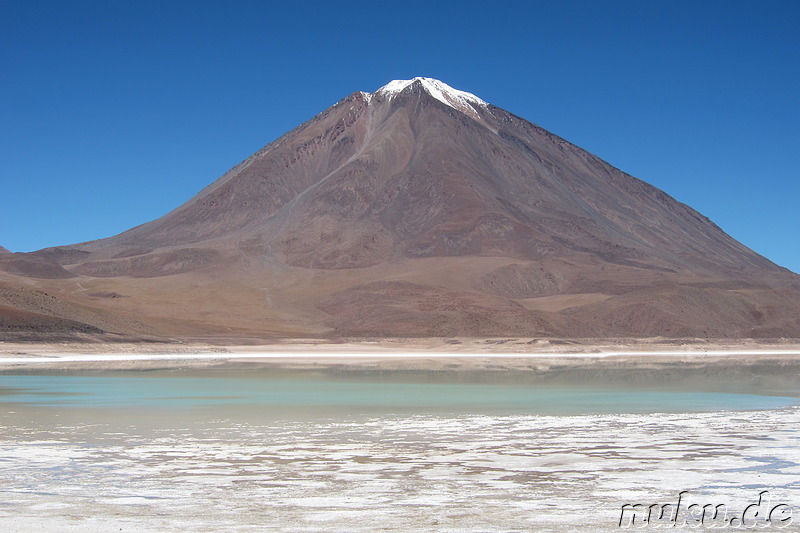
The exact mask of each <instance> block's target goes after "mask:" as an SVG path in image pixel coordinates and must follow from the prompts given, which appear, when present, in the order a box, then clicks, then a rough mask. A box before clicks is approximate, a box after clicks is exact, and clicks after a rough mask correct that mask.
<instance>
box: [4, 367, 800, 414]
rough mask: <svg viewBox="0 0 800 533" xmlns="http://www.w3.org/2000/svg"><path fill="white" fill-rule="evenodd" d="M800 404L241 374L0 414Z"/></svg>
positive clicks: (72, 396)
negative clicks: (33, 411)
mask: <svg viewBox="0 0 800 533" xmlns="http://www.w3.org/2000/svg"><path fill="white" fill-rule="evenodd" d="M799 401H800V400H799V399H798V398H794V397H786V396H774V395H763V394H741V393H731V392H704V391H686V390H683V391H680V390H641V389H638V390H637V389H624V390H622V389H619V388H611V387H608V388H586V387H554V386H546V387H545V386H541V385H534V384H520V383H458V382H441V381H439V382H430V381H427V382H424V381H419V382H414V381H409V380H405V381H396V380H389V379H381V378H369V379H365V378H359V379H353V378H350V377H347V376H338V377H337V376H330V375H313V374H297V375H291V374H289V375H271V374H269V373H265V374H263V375H253V374H252V373H248V372H244V371H243V372H241V373H239V374H237V373H230V372H227V373H226V374H224V375H214V374H213V372H211V373H208V374H204V375H198V374H196V373H194V374H181V373H175V372H170V371H154V372H138V373H135V372H118V373H106V374H102V375H100V374H95V375H91V374H89V375H80V374H59V375H11V374H4V375H0V404H2V403H5V404H6V405H8V404H15V405H20V404H23V405H28V406H38V407H50V408H70V409H75V408H78V409H80V408H112V409H118V408H147V409H154V410H167V411H168V410H208V409H223V410H226V411H227V410H233V411H235V409H231V408H242V409H244V408H258V409H259V410H261V411H262V412H264V413H269V412H274V413H281V412H287V410H299V411H305V412H308V413H323V414H324V413H339V412H347V413H366V414H372V413H392V412H397V413H408V412H423V413H459V414H481V413H487V414H542V415H573V414H574V415H579V414H613V413H660V412H668V413H680V412H687V413H692V412H713V411H725V410H733V411H745V410H760V409H780V408H784V407H789V406H792V405H796V404H798V402H799Z"/></svg>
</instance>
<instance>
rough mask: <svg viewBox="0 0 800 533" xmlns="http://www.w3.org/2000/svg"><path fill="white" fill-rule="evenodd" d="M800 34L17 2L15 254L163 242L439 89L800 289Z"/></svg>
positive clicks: (648, 5)
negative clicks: (352, 105)
mask: <svg viewBox="0 0 800 533" xmlns="http://www.w3.org/2000/svg"><path fill="white" fill-rule="evenodd" d="M280 4H286V3H280ZM799 26H800V2H797V1H794V0H792V1H770V2H755V1H753V2H736V1H703V2H696V1H691V2H684V1H674V0H671V1H669V2H666V1H665V2H655V1H653V2H650V1H596V2H574V1H561V2H550V1H546V2H545V1H542V2H533V1H530V2H502V1H497V2H436V3H431V4H428V3H424V2H413V1H409V2H391V3H389V2H386V3H384V2H366V3H339V2H304V3H302V5H297V6H288V5H278V6H275V5H272V3H270V2H264V1H258V2H250V1H232V2H218V1H217V2H212V1H202V0H198V1H195V2H165V3H164V4H163V5H162V3H161V2H149V1H137V2H128V1H124V2H121V1H113V0H112V1H102V2H101V1H97V2H81V1H72V2H60V1H59V2H44V1H35V0H4V1H3V2H1V3H0V72H2V75H1V76H0V124H1V125H0V184H1V185H2V187H0V245H2V246H5V247H6V248H9V249H10V250H12V251H30V250H35V249H39V248H43V247H47V246H55V245H60V244H71V243H76V242H80V241H85V240H90V239H96V238H100V237H105V236H109V235H112V234H116V233H119V232H121V231H124V230H125V229H128V228H130V227H132V226H135V225H138V224H141V223H143V222H147V221H148V220H152V219H154V218H157V217H159V216H161V215H163V214H165V213H166V212H168V211H170V210H171V209H173V208H175V207H177V206H178V205H179V204H181V203H182V202H184V201H186V200H188V199H189V198H190V197H192V196H193V195H194V194H195V193H197V192H198V191H199V190H200V189H202V188H203V187H205V186H206V185H208V184H209V183H211V182H212V181H214V180H215V179H216V178H217V177H219V176H220V175H221V174H223V173H224V172H225V171H226V170H228V169H229V168H230V167H232V166H234V165H235V164H237V163H238V162H239V161H241V160H243V159H245V158H246V157H248V156H249V155H250V154H252V153H253V152H255V151H256V150H258V149H259V148H261V147H262V146H263V145H265V144H267V143H269V142H271V141H272V140H274V139H275V138H277V137H278V136H280V135H281V134H283V133H284V132H286V131H288V130H289V129H291V128H293V127H295V126H297V125H299V124H300V123H301V122H303V121H305V120H307V119H309V118H311V117H312V116H313V115H315V114H316V113H318V112H320V111H322V110H323V109H325V108H326V107H328V106H330V105H331V104H333V103H335V102H336V101H337V100H339V99H340V98H343V97H345V96H347V95H348V94H350V93H352V92H353V91H357V90H365V91H374V90H375V89H377V88H378V87H380V86H381V85H383V84H385V83H387V82H388V81H390V80H392V79H408V78H412V77H414V76H428V77H434V78H438V79H440V80H442V81H444V82H445V83H448V84H450V85H452V86H453V87H455V88H457V89H462V90H465V91H469V92H472V93H475V94H477V95H478V96H480V97H481V98H483V99H484V100H487V101H489V102H491V103H493V104H495V105H498V106H500V107H503V108H505V109H507V110H509V111H511V112H513V113H515V114H517V115H519V116H522V117H524V118H526V119H528V120H530V121H532V122H535V123H537V124H539V125H540V126H543V127H545V128H547V129H549V130H551V131H553V132H554V133H556V134H558V135H561V136H562V137H565V138H566V139H568V140H570V141H572V142H574V143H575V144H577V145H579V146H581V147H583V148H585V149H587V150H589V151H590V152H592V153H595V154H597V155H599V156H600V157H602V158H603V159H605V160H607V161H609V162H610V163H611V164H613V165H614V166H616V167H618V168H620V169H622V170H624V171H626V172H628V173H630V174H632V175H634V176H636V177H638V178H641V179H643V180H645V181H647V182H649V183H652V184H653V185H655V186H657V187H659V188H661V189H663V190H664V191H666V192H667V193H669V194H670V195H672V196H673V197H675V198H677V199H678V200H680V201H682V202H684V203H687V204H689V205H691V206H692V207H694V208H695V209H697V210H699V211H700V212H701V213H703V214H704V215H706V216H708V217H709V218H711V219H712V220H713V221H714V222H716V223H717V224H718V225H720V226H721V227H722V228H723V229H724V230H725V231H727V232H728V233H729V234H731V235H732V236H733V237H735V238H736V239H738V240H740V241H742V242H743V243H745V244H746V245H747V246H749V247H751V248H752V249H754V250H755V251H757V252H759V253H761V254H763V255H765V256H767V257H768V258H770V259H772V260H773V261H775V262H777V263H778V264H780V265H782V266H785V267H787V268H790V269H792V270H794V271H795V272H798V271H800V246H799V245H798V244H799V243H800V238H798V235H797V233H798V229H800V209H798V208H797V207H798V206H797V204H798V201H800V179H798V178H799V177H800V176H799V174H800V171H799V170H798V168H800V165H799V164H798V156H799V155H800V32H798V31H797V28H798V27H799Z"/></svg>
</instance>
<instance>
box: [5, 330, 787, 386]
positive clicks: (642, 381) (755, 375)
mask: <svg viewBox="0 0 800 533" xmlns="http://www.w3.org/2000/svg"><path fill="white" fill-rule="evenodd" d="M436 343H438V344H437V345H436V346H431V344H432V342H431V341H430V340H428V341H417V342H414V343H412V342H408V341H406V342H402V343H396V344H395V345H392V344H391V343H381V344H359V343H348V344H331V343H324V344H322V343H319V344H317V345H314V346H311V345H309V343H296V342H295V343H283V344H272V345H260V346H257V345H250V346H241V345H240V346H227V347H221V346H211V345H204V344H203V345H201V344H197V345H182V346H180V345H179V346H174V345H168V346H165V345H160V346H157V347H156V346H147V347H142V346H114V345H91V346H89V347H87V346H86V345H71V346H64V345H35V346H34V345H27V346H23V345H13V346H11V345H8V344H2V345H0V373H2V374H15V373H45V374H50V373H62V372H66V373H71V372H91V373H96V372H116V371H125V372H128V371H130V372H142V374H141V375H142V376H143V377H144V376H146V375H147V374H146V371H191V372H208V371H220V372H233V373H234V374H236V375H246V374H247V373H252V374H253V375H262V376H264V375H279V374H281V373H285V372H301V373H302V372H312V373H317V374H324V375H327V376H329V377H330V378H331V379H340V378H346V379H350V378H354V379H374V380H378V381H382V380H394V379H401V380H406V379H408V380H423V381H430V380H434V381H435V380H453V379H455V380H464V381H473V382H483V381H485V382H498V383H505V382H520V383H529V384H534V385H542V386H547V385H577V386H600V387H606V386H613V387H644V388H658V387H679V388H687V389H693V390H713V391H728V392H739V391H741V392H748V391H751V392H756V391H767V392H770V393H781V394H783V393H785V394H787V395H790V396H795V397H800V345H797V344H789V343H785V344H770V345H755V344H753V343H746V342H743V343H738V344H734V343H730V344H727V345H720V344H714V345H711V344H707V345H703V346H702V347H701V346H698V345H686V346H683V347H682V349H680V350H678V349H676V347H675V346H664V345H656V344H646V345H641V344H636V345H633V344H631V345H624V346H623V345H616V346H612V345H609V344H606V345H581V346H577V347H576V346H570V345H567V346H564V345H559V346H557V347H556V349H552V348H551V349H550V350H528V351H526V352H511V351H503V348H504V346H503V345H502V344H481V345H479V347H480V348H481V349H482V350H483V351H478V350H477V349H475V344H474V343H473V344H472V345H470V346H471V347H472V348H473V351H465V350H464V346H463V345H461V346H457V347H456V348H457V349H454V350H444V349H442V348H443V347H442V344H441V342H440V341H439V340H437V341H436ZM506 347H507V346H506ZM135 348H138V350H136V349H135ZM142 348H145V349H142ZM570 348H572V350H570ZM575 348H579V349H575ZM434 350H435V351H434Z"/></svg>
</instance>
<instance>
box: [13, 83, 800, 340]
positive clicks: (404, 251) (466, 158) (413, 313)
mask: <svg viewBox="0 0 800 533" xmlns="http://www.w3.org/2000/svg"><path fill="white" fill-rule="evenodd" d="M11 257H12V258H13V260H12V259H4V260H2V261H0V269H2V270H4V271H6V272H9V273H13V274H15V275H22V276H27V277H32V278H48V279H49V281H47V282H46V283H49V284H55V286H58V287H62V288H63V289H64V290H69V289H70V288H71V287H75V286H77V285H80V286H81V287H82V289H80V290H78V291H75V295H76V297H79V298H84V299H86V301H87V303H88V302H89V301H90V300H91V298H92V297H91V296H89V295H90V294H93V293H100V292H115V293H119V294H124V295H126V296H127V298H124V299H116V300H115V301H114V302H113V307H114V309H115V311H117V312H122V313H135V314H137V315H138V316H141V317H143V319H145V320H146V321H147V322H148V323H149V324H152V325H153V326H154V327H157V328H160V330H161V332H162V333H163V334H178V335H196V334H199V333H209V334H215V335H219V334H225V335H258V336H275V335H404V336H429V335H437V336H438V335H471V334H472V335H486V336H492V335H507V334H514V335H531V336H534V335H551V336H583V335H590V336H605V335H614V336H624V335H666V336H698V335H701V336H705V335H712V336H795V337H800V328H799V327H798V326H799V324H798V321H797V317H798V316H800V277H798V276H797V275H795V274H792V273H790V272H788V271H787V270H785V269H782V268H780V267H778V266H776V265H774V264H773V263H771V262H770V261H769V260H767V259H765V258H763V257H761V256H759V255H758V254H756V253H754V252H753V251H751V250H749V249H748V248H746V247H745V246H743V245H742V244H740V243H738V242H737V241H735V240H734V239H732V238H731V237H730V236H728V235H727V234H725V233H724V232H723V231H722V230H721V229H720V228H718V227H717V226H716V225H714V224H713V223H712V222H711V221H709V220H708V219H707V218H705V217H703V216H702V215H700V214H699V213H697V212H696V211H694V210H693V209H691V208H689V207H688V206H686V205H684V204H681V203H679V202H677V201H675V200H674V199H672V198H670V197H669V196H668V195H666V194H665V193H664V192H662V191H660V190H658V189H656V188H654V187H652V186H650V185H648V184H646V183H644V182H642V181H640V180H637V179H636V178H633V177H631V176H628V175H627V174H625V173H623V172H621V171H619V170H617V169H616V168H614V167H612V166H610V165H608V164H607V163H605V162H604V161H602V160H601V159H599V158H597V157H595V156H593V155H591V154H589V153H587V152H585V151H584V150H581V149H580V148H578V147H576V146H574V145H572V144H570V143H568V142H567V141H565V140H563V139H561V138H559V137H557V136H555V135H553V134H551V133H549V132H547V131H545V130H542V129H541V128H538V127H537V126H535V125H533V124H531V123H529V122H527V121H525V120H523V119H521V118H519V117H516V116H514V115H512V114H510V113H508V112H506V111H504V110H502V109H500V108H497V107H495V106H492V105H490V104H486V103H485V102H482V101H481V100H479V99H478V98H476V97H474V96H473V95H469V94H468V93H462V92H460V91H456V90H454V89H452V88H450V87H447V86H446V85H444V84H442V83H441V82H437V81H436V80H430V79H419V78H418V79H415V80H410V81H408V82H392V83H391V84H389V85H387V86H386V87H384V88H382V89H381V90H379V91H377V92H376V93H374V94H368V93H354V94H352V95H351V96H349V97H348V98H345V99H344V100H342V101H340V102H339V103H337V104H336V105H334V106H333V107H331V108H329V109H328V110H326V111H324V112H323V113H321V114H320V115H318V116H317V117H315V118H313V119H312V120H310V121H308V122H307V123H305V124H303V125H302V126H300V127H298V128H297V129H295V130H293V131H291V132H289V133H287V134H286V135H284V136H283V137H282V138H280V139H278V140H277V141H275V142H274V143H272V144H270V145H268V146H267V147H265V148H264V149H263V150H261V151H259V152H258V153H256V154H255V155H253V156H252V157H251V158H249V159H247V160H246V161H244V162H243V163H241V164H240V165H238V166H237V167H234V168H233V169H232V170H231V171H229V172H228V173H227V174H225V175H224V176H223V177H221V178H220V179H219V180H217V181H216V182H215V183H213V184H211V185H210V186H209V187H207V188H206V189H205V190H203V191H201V192H200V193H199V194H198V195H197V196H195V197H194V198H193V199H192V200H190V201H189V202H187V203H186V204H184V205H182V206H181V207H179V208H178V209H176V210H174V211H173V212H171V213H169V214H167V215H165V216H164V217H162V218H160V219H158V220H155V221H153V222H150V223H147V224H144V225H142V226H139V227H137V228H133V229H131V230H129V231H127V232H125V233H122V234H120V235H117V236H115V237H110V238H108V239H103V240H99V241H93V242H89V243H82V244H79V245H75V246H71V247H60V248H55V249H48V250H42V251H40V252H35V253H32V254H14V255H13V256H11ZM40 283H45V282H40ZM91 303H92V304H93V305H94V304H96V303H97V302H95V301H92V302H91ZM106 303H108V302H106Z"/></svg>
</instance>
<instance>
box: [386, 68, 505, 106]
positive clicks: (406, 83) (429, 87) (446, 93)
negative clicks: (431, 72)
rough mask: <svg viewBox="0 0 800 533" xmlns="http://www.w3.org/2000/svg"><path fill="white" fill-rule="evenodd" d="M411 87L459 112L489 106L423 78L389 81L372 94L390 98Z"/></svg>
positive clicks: (445, 85)
mask: <svg viewBox="0 0 800 533" xmlns="http://www.w3.org/2000/svg"><path fill="white" fill-rule="evenodd" d="M412 85H419V86H421V87H422V88H423V89H424V90H425V92H427V93H428V94H429V95H431V96H433V97H434V98H436V99H437V100H439V101H440V102H442V103H443V104H446V105H448V106H450V107H452V108H453V109H457V110H459V111H472V110H473V109H474V106H476V105H478V106H483V107H485V106H487V105H489V104H487V103H486V102H484V101H483V100H481V99H480V98H478V97H477V96H475V95H474V94H472V93H468V92H466V91H459V90H458V89H454V88H453V87H450V86H449V85H447V84H446V83H444V82H442V81H439V80H436V79H434V78H423V77H419V76H418V77H416V78H413V79H410V80H393V81H390V82H389V83H387V84H386V85H384V86H383V87H381V88H380V89H378V90H377V91H375V93H374V94H379V95H383V96H388V97H389V98H392V97H394V96H395V95H398V94H400V93H401V92H403V91H404V90H405V89H406V88H408V87H410V86H412Z"/></svg>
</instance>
